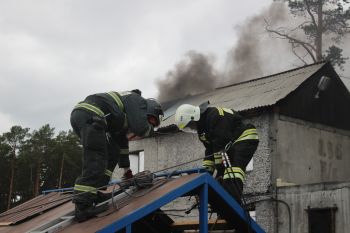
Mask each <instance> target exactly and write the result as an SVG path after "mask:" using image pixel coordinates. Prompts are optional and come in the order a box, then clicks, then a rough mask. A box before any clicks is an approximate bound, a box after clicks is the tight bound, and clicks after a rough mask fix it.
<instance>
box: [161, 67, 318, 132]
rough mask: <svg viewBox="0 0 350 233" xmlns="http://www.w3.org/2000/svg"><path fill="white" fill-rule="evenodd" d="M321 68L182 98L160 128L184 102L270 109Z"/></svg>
mask: <svg viewBox="0 0 350 233" xmlns="http://www.w3.org/2000/svg"><path fill="white" fill-rule="evenodd" d="M324 65H325V63H316V64H313V65H309V66H304V67H302V68H298V69H294V70H289V71H286V72H283V73H279V74H275V75H271V76H267V77H262V78H259V79H254V80H249V81H246V82H242V83H237V84H234V85H230V86H226V87H222V88H217V89H216V90H214V91H211V92H208V93H203V94H199V95H196V96H190V97H188V98H184V99H181V100H179V101H177V102H175V103H174V104H173V105H172V106H171V107H170V108H168V109H167V110H166V111H165V120H164V121H163V122H162V124H161V127H164V126H168V125H171V124H173V123H174V116H173V114H174V113H175V111H176V109H177V107H178V106H180V105H181V104H184V103H187V104H193V105H199V104H201V103H203V102H205V101H208V100H209V101H210V104H211V106H220V107H226V108H232V109H234V110H236V111H245V110H250V109H254V108H260V107H267V106H272V105H274V104H276V103H277V102H278V101H279V100H281V99H283V98H285V97H286V96H287V95H288V94H290V93H291V92H293V91H294V90H295V89H297V88H298V87H299V86H300V85H301V84H302V83H303V82H304V81H305V80H307V79H308V78H309V77H311V76H312V75H313V74H314V73H316V72H317V71H318V70H319V69H320V68H322V67H323V66H324Z"/></svg>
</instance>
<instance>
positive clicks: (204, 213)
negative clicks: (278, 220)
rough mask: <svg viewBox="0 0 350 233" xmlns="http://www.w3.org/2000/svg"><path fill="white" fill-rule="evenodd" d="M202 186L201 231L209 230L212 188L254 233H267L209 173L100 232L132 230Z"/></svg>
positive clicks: (109, 232) (203, 232)
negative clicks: (137, 223) (143, 220)
mask: <svg viewBox="0 0 350 233" xmlns="http://www.w3.org/2000/svg"><path fill="white" fill-rule="evenodd" d="M198 187H200V188H201V189H200V232H201V233H207V232H208V189H209V188H211V189H213V190H214V191H215V193H216V194H217V195H218V196H219V197H220V198H221V199H222V200H224V202H225V203H226V204H227V205H228V206H229V207H230V208H231V209H232V210H233V211H234V212H235V213H236V214H237V215H238V216H239V218H241V219H242V220H244V221H245V222H246V223H247V224H249V225H250V226H251V229H252V231H253V232H254V233H265V231H264V230H263V229H262V228H261V227H260V226H259V225H258V224H257V223H256V222H255V221H254V220H253V219H251V218H250V217H249V216H247V215H246V213H245V211H244V210H243V209H242V207H241V206H240V205H239V204H238V203H237V202H236V201H235V200H234V199H233V198H232V197H231V196H230V195H229V194H228V193H227V192H226V191H225V190H224V188H223V187H222V186H221V185H220V184H219V183H217V181H215V180H214V179H213V178H212V177H211V176H210V175H209V174H207V173H203V174H201V175H199V176H198V177H196V178H194V179H193V180H191V181H189V182H188V183H185V184H184V185H182V186H181V187H178V188H176V189H174V190H172V191H170V192H169V193H167V194H165V195H164V196H162V197H161V198H159V199H157V200H155V201H153V202H151V203H149V204H147V205H145V206H143V207H142V208H139V209H136V210H135V211H133V212H131V213H130V214H128V215H126V216H124V217H122V218H121V219H119V220H117V221H115V222H113V223H111V224H110V225H107V226H105V227H104V228H102V229H101V230H99V231H97V232H99V233H112V232H116V231H118V230H121V229H124V228H126V230H127V231H131V224H132V223H134V222H136V221H137V220H139V219H141V218H143V217H145V216H147V215H148V214H150V213H152V212H154V211H156V210H157V209H159V208H160V207H162V206H164V205H166V204H168V203H169V202H171V201H173V200H175V199H176V198H178V197H181V196H183V195H184V194H186V193H188V192H190V191H192V190H194V189H196V188H198Z"/></svg>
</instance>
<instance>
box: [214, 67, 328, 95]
mask: <svg viewBox="0 0 350 233" xmlns="http://www.w3.org/2000/svg"><path fill="white" fill-rule="evenodd" d="M322 63H324V64H326V63H327V61H320V62H315V63H313V64H308V65H305V66H302V67H298V68H295V69H291V70H286V71H283V72H279V73H275V74H270V75H267V76H263V77H260V78H255V79H250V80H247V81H242V82H238V83H233V84H229V85H226V86H222V87H216V88H215V90H219V89H223V88H226V87H232V86H238V85H241V84H244V83H249V82H254V81H257V80H261V79H266V78H270V77H273V76H277V75H281V74H285V73H289V72H293V71H296V70H301V69H304V68H306V67H310V66H314V65H319V64H322Z"/></svg>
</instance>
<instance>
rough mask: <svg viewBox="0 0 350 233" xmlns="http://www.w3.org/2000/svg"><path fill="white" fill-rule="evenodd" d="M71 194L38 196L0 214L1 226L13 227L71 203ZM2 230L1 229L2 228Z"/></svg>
mask: <svg viewBox="0 0 350 233" xmlns="http://www.w3.org/2000/svg"><path fill="white" fill-rule="evenodd" d="M70 196H71V194H63V193H55V192H53V193H49V194H47V195H40V196H37V197H35V198H33V199H31V200H29V201H27V202H25V203H23V204H21V205H19V206H16V207H14V208H12V209H10V210H8V211H6V212H4V213H1V214H0V225H2V226H5V225H13V224H17V223H19V222H22V221H24V220H26V219H28V218H32V217H33V216H35V215H38V214H41V213H43V212H45V211H47V210H49V209H51V208H54V207H57V206H59V205H62V204H63V203H65V202H67V201H70ZM0 230H1V228H0Z"/></svg>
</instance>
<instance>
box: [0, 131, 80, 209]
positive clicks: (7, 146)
mask: <svg viewBox="0 0 350 233" xmlns="http://www.w3.org/2000/svg"><path fill="white" fill-rule="evenodd" d="M14 151H15V152H16V153H15V157H14V156H13V152H14ZM81 154H82V148H81V146H80V145H79V138H78V137H77V136H76V135H75V134H74V133H73V132H72V131H68V132H65V131H61V132H59V133H58V134H57V135H56V136H55V129H54V128H52V127H50V125H44V126H42V127H41V128H39V129H38V130H33V131H32V132H31V133H29V129H28V128H22V127H20V126H14V127H12V128H11V130H10V132H6V133H3V134H2V135H0V169H1V171H2V175H1V176H0V198H1V203H0V212H2V211H4V210H6V206H7V198H8V193H9V191H10V190H9V186H10V185H9V184H10V181H11V162H12V160H13V159H15V161H14V163H13V164H14V176H13V190H12V191H11V193H12V197H13V198H12V204H11V207H13V206H15V205H18V204H20V203H22V202H24V201H26V200H28V199H30V198H32V197H33V196H35V195H38V194H40V193H41V191H43V190H47V189H55V188H59V185H61V187H60V188H64V187H72V186H73V185H74V181H75V179H76V177H77V176H78V175H79V174H80V173H81V166H82V165H81ZM63 158H64V159H63ZM62 165H63V166H62Z"/></svg>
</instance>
